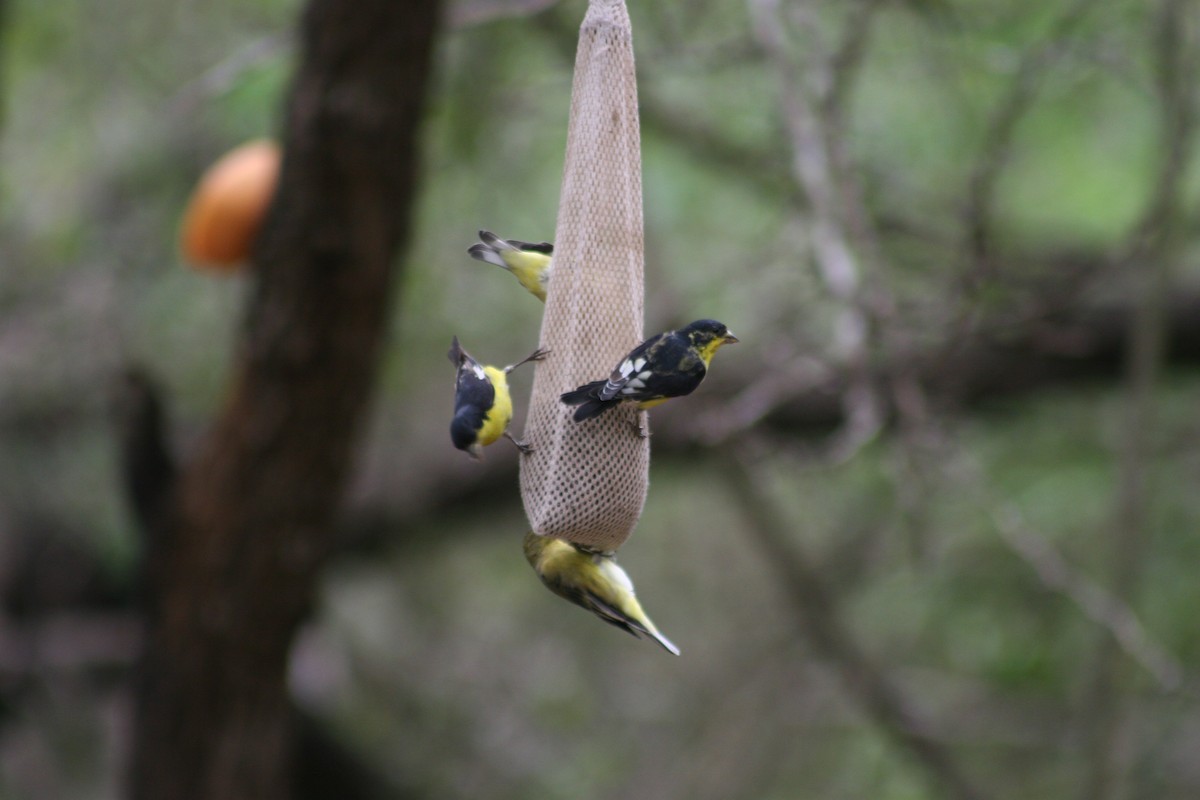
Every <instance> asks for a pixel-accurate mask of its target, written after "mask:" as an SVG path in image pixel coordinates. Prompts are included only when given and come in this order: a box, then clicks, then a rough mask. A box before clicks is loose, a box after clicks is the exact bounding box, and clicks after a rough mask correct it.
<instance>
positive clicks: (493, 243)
mask: <svg viewBox="0 0 1200 800" xmlns="http://www.w3.org/2000/svg"><path fill="white" fill-rule="evenodd" d="M479 238H480V239H481V240H482V241H481V242H480V243H479V244H475V245H471V247H470V248H469V249H468V250H467V252H468V253H470V254H471V258H474V259H477V260H479V261H486V262H487V263H489V264H495V265H496V266H497V267H504V268H505V269H506V270H508V271H509V272H511V273H512V274H513V275H515V276H516V278H517V280H518V281H520V283H521V285H522V286H524V287H525V288H526V289H528V290H529V292H530V294H532V295H533V296H534V297H536V298H537V299H538V300H541V301H542V302H543V303H544V302H546V285H547V284H548V283H549V282H550V273H551V272H552V271H553V264H554V262H553V259H552V258H551V257H552V256H553V255H554V245H552V244H550V243H549V242H540V243H538V244H531V243H529V242H521V241H518V240H516V239H501V238H500V237H499V236H497V235H496V234H494V233H492V232H491V231H480V232H479Z"/></svg>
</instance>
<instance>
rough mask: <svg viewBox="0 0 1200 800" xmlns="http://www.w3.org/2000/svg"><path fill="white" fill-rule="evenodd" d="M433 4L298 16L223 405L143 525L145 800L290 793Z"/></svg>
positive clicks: (141, 768) (371, 5)
mask: <svg viewBox="0 0 1200 800" xmlns="http://www.w3.org/2000/svg"><path fill="white" fill-rule="evenodd" d="M437 5H438V4H437V2H436V0H413V2H408V3H396V2H392V0H361V1H360V2H356V3H343V2H338V0H311V2H310V3H309V4H308V7H307V9H306V11H305V14H304V18H303V23H302V53H301V63H300V66H299V71H298V74H297V75H296V77H295V80H294V84H293V87H292V92H291V96H290V99H289V104H288V116H287V127H286V131H285V136H284V140H285V142H284V150H285V153H286V155H285V158H284V165H283V170H282V174H281V180H280V186H279V189H278V192H277V195H276V198H275V201H274V203H273V206H272V208H271V211H270V212H269V215H268V219H267V221H266V223H265V225H264V228H263V231H262V233H261V235H260V237H259V241H258V244H257V248H256V257H255V259H254V260H255V266H254V270H255V287H254V292H253V297H252V299H251V302H250V306H249V309H248V318H247V321H246V327H245V331H244V333H243V336H242V338H241V344H240V353H239V359H238V366H237V368H236V373H235V375H234V378H233V385H232V387H231V390H230V392H229V400H228V402H227V403H226V406H225V408H224V409H223V411H222V413H221V414H220V417H219V419H218V420H217V422H216V424H215V426H214V429H213V430H212V432H211V433H210V435H209V436H208V437H207V439H206V441H205V443H204V445H203V446H202V447H201V448H200V449H199V451H198V453H197V454H196V456H195V458H194V459H193V460H192V461H191V463H189V464H186V465H184V467H183V469H182V471H181V474H180V476H179V478H178V481H177V482H176V483H175V485H174V486H173V487H172V490H171V495H170V498H169V503H167V505H166V509H167V511H166V512H165V513H164V514H163V519H162V522H161V523H160V524H159V525H158V526H157V529H156V530H154V531H152V532H151V535H152V542H151V544H150V547H149V553H148V558H147V566H146V569H147V588H148V593H149V599H148V606H149V607H148V609H147V612H148V631H147V645H146V650H145V654H144V656H143V663H142V665H141V668H142V669H141V679H140V682H139V686H138V697H137V712H136V720H135V726H136V730H135V733H134V745H133V747H134V752H133V759H132V772H131V776H130V778H131V780H130V785H131V793H132V796H133V797H135V798H171V800H190V799H191V798H195V799H197V800H199V798H222V800H233V799H235V798H256V800H271V799H272V798H284V797H288V796H290V795H291V793H292V791H291V788H292V787H291V786H290V781H289V780H288V775H289V774H290V772H289V766H290V764H289V758H288V756H289V753H288V750H289V747H288V743H289V741H290V731H289V714H290V707H289V703H288V697H287V688H286V667H287V656H288V651H289V648H290V645H291V642H292V638H293V634H294V633H295V631H296V628H297V626H298V625H299V624H300V622H301V621H302V620H303V619H304V617H305V616H306V614H307V613H308V611H309V608H310V606H311V604H312V602H313V597H314V590H315V582H316V576H317V573H318V570H319V568H320V566H321V565H322V563H323V561H324V560H325V558H326V556H327V555H328V553H329V552H330V549H331V543H332V540H333V525H332V522H333V517H334V513H335V510H336V508H337V505H338V503H339V501H340V498H341V494H342V491H343V488H344V486H345V484H346V480H347V476H348V473H349V469H350V465H351V455H352V451H353V446H354V443H355V440H356V437H357V435H358V433H359V431H360V429H361V427H362V421H363V418H364V416H365V412H366V409H367V404H368V398H369V394H370V390H371V387H372V385H373V382H374V378H375V374H376V368H377V361H378V354H379V349H380V345H381V342H382V339H383V331H384V327H385V322H386V320H387V315H388V308H389V297H390V295H391V284H392V277H393V272H394V270H393V265H392V262H393V260H394V259H395V257H396V255H397V253H398V251H399V250H400V249H401V246H402V244H403V243H404V242H405V240H406V238H407V233H408V223H409V216H410V213H409V212H410V210H411V206H412V202H413V198H414V195H415V183H416V163H417V153H416V151H417V132H418V127H419V122H420V119H421V111H422V106H423V100H424V96H425V90H426V84H427V82H428V76H429V71H430V61H431V51H432V42H433V38H434V33H435V29H436V24H437V10H438V9H437Z"/></svg>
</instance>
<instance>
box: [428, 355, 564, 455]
mask: <svg viewBox="0 0 1200 800" xmlns="http://www.w3.org/2000/svg"><path fill="white" fill-rule="evenodd" d="M547 352H548V351H546V350H540V349H539V350H534V351H533V352H532V353H530V354H529V355H528V356H526V357H525V358H523V359H521V360H520V361H518V362H517V363H515V364H509V365H508V366H507V367H505V368H504V369H496V368H495V367H492V366H486V365H484V364H480V363H479V362H478V361H476V360H475V359H474V358H471V356H470V354H469V353H467V351H466V350H463V349H462V346H461V345H460V344H459V343H458V337H457V336H455V337H454V341H453V342H451V344H450V353H449V356H450V363H452V364H454V366H455V367H456V368H457V370H458V374H457V377H456V378H455V381H454V419H453V421H451V423H450V440H451V441H452V442H454V446H455V447H457V448H458V449H459V450H463V451H466V453H467V455H469V456H471V457H472V458H474V459H475V460H476V461H478V460H479V459H480V457H481V455H482V452H483V448H484V447H486V446H487V445H489V444H491V443H492V442H494V441H496V440H497V439H499V438H500V437H501V436H504V437H506V438H508V439H510V440H512V443H513V444H515V445H516V446H517V449H519V450H520V451H521V452H522V453H528V452H530V450H531V448H530V446H529V445H527V444H525V443H524V442H521V441H518V440H517V439H514V438H513V436H512V434H511V433H509V432H508V423H509V422H511V421H512V415H513V408H512V396H511V395H510V394H509V391H508V373H510V372H512V371H513V370H514V369H516V368H517V367H519V366H521V365H522V364H524V363H525V362H526V361H540V360H541V359H542V358H544V357H545V356H546V353H547Z"/></svg>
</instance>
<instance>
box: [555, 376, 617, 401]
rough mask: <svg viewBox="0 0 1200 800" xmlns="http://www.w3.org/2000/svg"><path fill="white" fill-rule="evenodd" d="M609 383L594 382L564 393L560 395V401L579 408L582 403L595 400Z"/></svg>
mask: <svg viewBox="0 0 1200 800" xmlns="http://www.w3.org/2000/svg"><path fill="white" fill-rule="evenodd" d="M605 383H607V381H592V382H591V383H585V384H584V385H583V386H580V387H579V388H578V389H572V390H571V391H569V392H563V393H562V394H561V395H559V398H558V399H559V400H562V401H563V402H564V403H566V404H567V405H569V406H577V405H580V404H581V403H586V402H587V401H588V400H595V399H597V398H596V394H597V392H599V391H600V390H601V389H603V388H604V384H605Z"/></svg>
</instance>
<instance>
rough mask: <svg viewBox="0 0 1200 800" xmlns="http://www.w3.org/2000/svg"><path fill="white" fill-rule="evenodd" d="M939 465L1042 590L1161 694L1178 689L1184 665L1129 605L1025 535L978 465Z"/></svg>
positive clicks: (1018, 516) (1019, 518)
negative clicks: (965, 484) (1060, 600)
mask: <svg viewBox="0 0 1200 800" xmlns="http://www.w3.org/2000/svg"><path fill="white" fill-rule="evenodd" d="M943 465H944V466H945V469H944V470H943V473H944V478H945V480H947V481H948V482H950V483H951V484H953V483H956V482H958V481H961V480H962V479H964V478H966V479H967V480H969V481H970V483H971V487H970V488H971V490H972V491H975V492H979V493H982V494H983V495H984V496H983V497H982V498H981V499H980V502H979V506H980V507H981V508H987V509H989V511H988V515H989V516H990V517H991V520H992V524H993V525H994V526H995V528H996V531H997V532H998V533H999V534H1000V537H1001V539H1002V540H1003V541H1004V543H1005V544H1006V545H1008V546H1009V548H1010V549H1011V550H1012V551H1013V552H1014V553H1015V554H1016V555H1017V556H1019V557H1020V558H1021V559H1022V560H1023V561H1025V562H1026V563H1027V564H1029V566H1031V567H1032V568H1033V570H1034V572H1036V573H1037V576H1038V578H1039V580H1041V582H1042V584H1043V585H1044V586H1045V587H1046V588H1048V589H1051V590H1053V591H1056V592H1060V593H1062V594H1063V595H1064V596H1065V597H1067V598H1068V599H1070V600H1071V602H1072V603H1074V604H1075V605H1076V606H1077V607H1078V608H1079V610H1080V611H1082V612H1083V614H1084V616H1086V617H1087V618H1088V619H1090V620H1091V621H1092V622H1094V623H1096V624H1097V625H1099V626H1100V627H1101V628H1104V629H1105V630H1107V631H1108V632H1109V633H1110V634H1111V636H1112V640H1113V641H1114V642H1115V643H1117V644H1118V645H1119V646H1120V647H1121V649H1122V650H1124V651H1125V653H1126V654H1127V655H1129V657H1130V658H1132V659H1133V660H1135V661H1137V662H1138V663H1139V664H1141V665H1142V667H1143V668H1144V669H1145V670H1146V671H1147V672H1148V673H1150V675H1151V676H1153V677H1154V679H1155V680H1156V681H1157V682H1158V684H1159V686H1160V687H1161V688H1162V689H1163V690H1164V691H1174V690H1176V689H1178V688H1179V687H1180V686H1181V685H1182V684H1183V680H1184V670H1183V665H1182V664H1181V663H1180V662H1179V660H1178V659H1177V658H1175V656H1173V655H1172V654H1171V653H1170V652H1168V651H1167V649H1166V648H1164V647H1163V646H1162V645H1161V644H1159V643H1158V642H1157V641H1156V640H1155V639H1154V638H1153V637H1152V636H1151V635H1150V634H1149V633H1148V632H1147V631H1146V628H1145V626H1143V625H1142V623H1141V621H1140V620H1139V619H1138V617H1137V614H1135V613H1134V611H1133V609H1132V608H1131V607H1130V606H1129V604H1128V603H1126V602H1125V601H1124V600H1122V599H1121V598H1119V597H1117V596H1116V595H1114V594H1113V593H1112V592H1109V591H1107V590H1106V589H1105V588H1104V587H1103V586H1101V585H1100V584H1099V583H1097V582H1096V581H1093V580H1091V579H1090V578H1089V577H1088V576H1087V575H1085V574H1084V573H1082V572H1080V571H1079V570H1077V569H1075V568H1074V567H1072V566H1071V565H1070V564H1069V563H1068V562H1067V560H1066V559H1065V558H1063V557H1062V555H1061V554H1060V553H1059V552H1058V551H1057V550H1055V549H1054V547H1053V546H1052V545H1051V544H1050V543H1049V542H1048V541H1047V540H1046V538H1045V537H1044V536H1040V535H1038V534H1037V533H1035V532H1034V531H1032V530H1030V527H1029V524H1028V522H1027V521H1026V519H1025V515H1024V514H1022V513H1021V509H1020V508H1018V507H1017V506H1016V505H1015V504H1014V503H1012V502H1011V501H1008V500H1005V499H1002V498H999V497H996V496H995V495H994V493H992V492H990V491H989V490H988V488H987V487H989V486H990V485H991V482H990V481H989V480H988V478H987V476H986V475H984V472H983V468H982V467H981V466H980V464H979V462H978V461H977V460H975V459H974V458H972V457H970V456H969V455H968V454H967V453H965V452H962V451H959V452H957V453H955V454H954V457H952V458H947V459H943Z"/></svg>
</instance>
